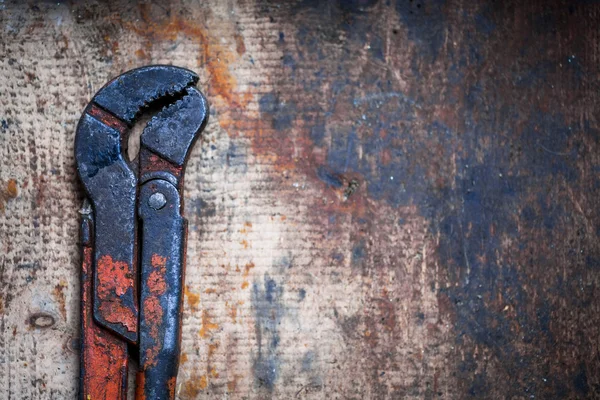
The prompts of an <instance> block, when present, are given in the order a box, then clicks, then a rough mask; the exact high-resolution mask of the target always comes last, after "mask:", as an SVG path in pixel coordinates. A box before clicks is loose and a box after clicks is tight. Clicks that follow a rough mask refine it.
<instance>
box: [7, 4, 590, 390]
mask: <svg viewBox="0 0 600 400" xmlns="http://www.w3.org/2000/svg"><path fill="white" fill-rule="evenodd" d="M0 10H1V11H0V28H1V31H2V34H1V35H0V55H1V57H0V76H1V77H2V79H1V80H0V143H1V145H0V183H1V184H2V185H3V189H4V188H5V190H4V193H3V195H2V199H1V200H2V206H1V208H2V211H0V318H1V319H0V321H1V322H0V332H1V334H0V397H2V398H10V399H55V398H73V397H74V396H75V394H76V391H77V375H78V350H77V348H76V343H77V340H76V339H77V337H78V321H79V287H78V282H79V281H78V273H79V261H80V260H79V252H78V247H77V236H78V234H77V230H78V215H77V209H78V208H79V205H80V202H81V199H82V192H81V189H80V186H79V185H78V182H77V179H76V176H75V169H74V159H73V137H74V132H75V126H76V123H77V121H78V118H79V116H80V113H81V111H82V109H83V107H84V106H85V104H86V103H87V102H88V101H89V99H90V98H91V97H92V95H93V94H94V92H95V91H96V90H97V89H99V88H100V87H101V86H102V85H103V84H104V83H105V82H106V81H107V80H108V79H110V78H111V77H114V76H116V75H118V74H119V73H120V72H122V71H124V70H127V69H130V68H133V67H137V66H141V65H146V64H151V63H168V64H175V65H179V66H182V67H187V68H190V69H193V70H195V71H196V72H198V73H199V74H200V76H201V83H200V85H199V87H200V88H201V90H203V91H204V92H205V94H206V95H207V98H208V100H209V102H210V103H211V118H210V121H209V125H208V127H207V129H206V135H205V137H204V138H203V140H202V142H201V144H199V145H198V146H196V148H195V150H194V152H193V154H192V157H191V159H190V162H189V164H188V170H187V174H186V195H185V201H186V203H185V214H186V216H187V218H188V219H189V221H190V234H189V247H188V262H187V265H188V274H187V281H186V284H187V289H186V304H185V314H184V321H183V332H184V333H183V342H182V345H183V357H182V365H181V368H180V374H179V378H178V387H177V392H178V396H179V398H180V399H194V398H211V399H212V398H214V399H217V398H219V399H220V398H223V396H229V398H234V399H245V398H253V399H264V398H281V399H284V398H285V399H288V398H303V399H324V398H327V399H329V398H333V399H335V398H339V399H346V398H347V399H363V398H373V399H398V398H435V397H441V398H468V397H473V398H503V397H511V398H534V397H535V398H586V397H587V398H593V397H598V396H600V382H599V378H598V376H600V374H599V369H600V361H599V359H598V354H599V353H598V345H597V338H598V336H599V332H598V330H599V326H600V317H599V313H598V311H599V308H600V298H599V296H598V295H597V291H598V285H599V279H600V269H599V265H600V264H599V263H600V261H599V260H600V248H599V245H598V223H599V215H598V200H597V199H598V198H599V196H598V195H599V193H598V192H599V190H600V184H599V183H600V182H599V180H598V172H599V168H598V167H599V161H600V160H599V154H600V153H599V151H598V150H599V146H600V142H599V141H598V137H599V136H598V111H597V110H598V109H599V108H598V105H599V104H598V93H599V92H598V83H597V82H598V75H599V74H598V72H599V69H598V61H599V60H598V50H597V49H598V42H599V38H598V23H599V22H600V21H599V10H600V7H599V6H598V5H597V4H595V2H591V1H572V2H567V1H541V0H535V1H528V2H516V1H508V2H493V1H484V0H479V1H462V0H446V1H444V0H406V1H405V0H397V1H396V2H386V1H375V0H361V1H359V0H356V1H350V2H346V1H344V2H341V1H340V2H317V1H301V2H300V1H299V2H286V3H285V4H278V3H276V2H269V1H244V2H240V3H236V2H218V1H209V2H195V1H182V2H173V3H172V4H168V3H164V2H155V3H144V4H142V5H136V4H135V3H134V2H124V1H123V2H120V3H117V4H113V5H106V4H104V3H99V2H81V4H80V3H76V2H73V3H64V4H63V3H58V4H57V3H42V4H35V5H34V4H24V3H22V2H21V3H17V2H3V3H0ZM11 179H14V180H15V181H16V197H15V190H14V188H13V185H14V184H13V183H11Z"/></svg>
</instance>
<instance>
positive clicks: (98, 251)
mask: <svg viewBox="0 0 600 400" xmlns="http://www.w3.org/2000/svg"><path fill="white" fill-rule="evenodd" d="M197 81H198V76H197V75H196V74H194V73H193V72H191V71H188V70H186V69H183V68H177V67H172V66H149V67H144V68H139V69H135V70H132V71H129V72H126V73H124V74H123V75H121V76H119V77H117V78H116V79H114V80H112V81H111V82H109V83H108V84H107V85H106V86H104V87H103V88H102V89H100V91H99V92H98V93H96V95H95V96H94V98H93V99H92V101H91V102H90V103H89V104H88V106H87V107H86V109H85V111H84V113H83V115H82V117H81V119H80V120H79V125H78V126H77V134H76V139H75V158H76V161H77V170H78V173H79V178H80V180H81V182H82V183H83V186H84V187H85V190H86V193H87V197H88V199H87V200H86V201H85V205H84V207H83V208H82V211H81V214H82V222H81V243H82V279H81V283H82V286H81V302H82V308H81V367H80V369H81V371H80V375H81V376H80V398H81V399H85V400H88V399H90V400H104V399H110V400H115V399H116V400H119V399H126V397H127V368H128V358H129V354H130V353H131V354H137V356H138V357H139V372H138V375H137V379H136V399H137V400H141V399H173V398H174V397H175V380H176V376H177V368H178V364H179V342H180V336H181V311H182V293H183V279H184V270H185V246H186V236H187V223H186V221H185V219H184V218H183V217H182V215H181V210H182V202H183V200H182V191H183V173H184V167H185V163H186V160H187V157H188V154H189V152H190V150H191V148H192V146H193V145H194V142H195V140H196V139H197V138H198V137H199V135H200V133H201V131H202V130H203V129H204V126H205V125H206V121H207V118H208V105H207V102H206V100H205V98H204V97H203V96H202V94H201V93H200V92H199V91H198V90H197V89H196V88H195V87H194V86H195V84H196V83H197ZM161 107H162V108H161ZM152 109H155V110H156V109H160V111H158V113H157V114H156V115H154V117H152V119H151V120H150V121H149V122H148V124H147V125H146V127H145V128H144V130H143V133H142V135H141V146H140V151H139V154H138V156H137V158H136V159H135V160H133V161H131V162H129V161H128V160H127V158H126V156H125V152H126V147H127V143H128V134H129V132H130V130H131V128H132V127H133V125H134V124H135V123H136V121H138V120H139V117H140V116H141V114H142V113H143V112H144V111H148V110H152ZM138 260H139V267H138Z"/></svg>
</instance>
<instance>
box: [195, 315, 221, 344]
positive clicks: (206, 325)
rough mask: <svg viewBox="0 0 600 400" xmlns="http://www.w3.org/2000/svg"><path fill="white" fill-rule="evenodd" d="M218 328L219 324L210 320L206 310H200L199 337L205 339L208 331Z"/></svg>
mask: <svg viewBox="0 0 600 400" xmlns="http://www.w3.org/2000/svg"><path fill="white" fill-rule="evenodd" d="M215 329H219V325H218V324H215V323H213V322H212V320H211V317H210V315H209V314H208V311H206V310H202V327H201V328H200V332H199V334H200V337H201V338H203V339H205V338H207V337H208V336H209V332H210V331H213V330H215Z"/></svg>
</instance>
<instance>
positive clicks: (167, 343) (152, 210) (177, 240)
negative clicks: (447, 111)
mask: <svg viewBox="0 0 600 400" xmlns="http://www.w3.org/2000/svg"><path fill="white" fill-rule="evenodd" d="M180 209H181V199H180V195H179V192H178V191H177V188H176V187H175V186H173V184H172V183H170V182H168V181H166V180H162V179H155V180H150V181H148V182H146V183H144V185H143V186H142V188H141V190H140V196H139V205H138V213H139V216H140V221H141V239H142V246H141V249H142V251H141V282H140V287H141V291H140V292H141V299H140V309H141V312H140V325H139V327H140V343H139V346H140V347H139V349H140V372H139V374H138V377H137V380H138V381H137V384H136V400H143V399H161V400H172V399H174V398H175V382H176V378H177V368H178V366H179V349H180V340H181V311H182V300H183V278H184V271H185V244H186V236H187V223H186V221H185V219H184V218H183V217H182V216H181V210H180Z"/></svg>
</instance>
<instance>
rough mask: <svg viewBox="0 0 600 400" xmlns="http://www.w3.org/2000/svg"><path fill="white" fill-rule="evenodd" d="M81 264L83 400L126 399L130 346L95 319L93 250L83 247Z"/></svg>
mask: <svg viewBox="0 0 600 400" xmlns="http://www.w3.org/2000/svg"><path fill="white" fill-rule="evenodd" d="M82 256H83V259H82V263H81V267H82V271H81V272H82V273H81V276H82V278H81V283H82V285H81V301H82V309H81V326H82V339H81V364H82V365H81V368H82V369H83V370H85V371H86V374H84V375H82V382H81V388H80V390H81V395H80V396H81V397H80V398H82V399H84V400H88V399H94V400H95V399H97V400H121V399H125V398H126V396H127V364H128V361H127V344H126V343H125V342H123V341H122V340H119V339H118V338H117V337H116V336H114V335H112V334H110V333H109V332H108V331H106V330H104V329H102V328H100V327H99V326H98V325H96V324H95V323H94V321H93V316H92V298H93V296H92V256H93V250H92V248H91V247H84V248H83V255H82Z"/></svg>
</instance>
